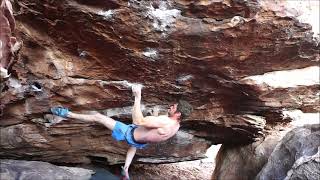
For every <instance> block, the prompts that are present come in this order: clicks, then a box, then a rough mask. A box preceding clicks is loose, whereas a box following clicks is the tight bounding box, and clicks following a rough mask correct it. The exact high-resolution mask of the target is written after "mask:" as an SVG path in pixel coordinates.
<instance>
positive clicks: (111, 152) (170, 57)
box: [0, 0, 319, 164]
mask: <svg viewBox="0 0 320 180" xmlns="http://www.w3.org/2000/svg"><path fill="white" fill-rule="evenodd" d="M4 2H8V1H3V0H2V1H1V4H3V3H4ZM267 5H268V4H267ZM267 5H266V4H263V3H262V4H261V3H260V2H258V1H250V2H249V1H243V2H240V1H235V0H234V1H225V0H221V1H214V2H211V3H208V2H206V1H197V2H194V3H191V2H189V1H184V0H176V1H171V0H170V1H162V2H160V3H159V2H158V1H135V0H130V1H124V0H121V1H83V0H73V1H48V0H45V1H39V0H20V1H16V2H15V3H14V4H13V12H14V18H15V21H16V22H15V26H16V28H15V30H14V28H12V27H11V28H10V27H9V24H10V23H9V24H8V23H7V24H5V25H6V26H2V24H4V23H5V22H8V21H9V22H14V21H11V20H10V18H11V17H12V16H7V14H6V12H7V11H8V8H7V7H5V8H6V9H5V10H2V11H1V14H0V16H1V30H2V29H3V28H6V30H4V31H1V42H2V43H4V42H5V43H7V44H8V38H7V37H10V36H13V35H14V36H15V37H17V39H18V40H19V42H20V41H21V42H23V43H22V46H21V49H20V51H19V52H16V54H17V55H16V56H13V55H10V56H9V55H5V54H10V52H9V51H8V49H6V48H5V49H3V47H4V46H2V49H1V50H2V52H9V53H4V55H3V56H2V57H1V66H3V67H5V68H7V69H8V70H9V72H8V73H10V74H11V76H10V77H9V78H8V79H7V80H6V81H5V82H2V83H1V86H2V88H1V90H2V92H1V109H2V116H1V120H0V126H1V127H0V128H1V147H0V156H2V157H6V158H23V159H34V160H43V161H51V162H67V163H83V162H87V163H89V162H91V161H96V160H103V161H105V162H107V163H109V164H116V163H121V162H123V160H124V154H125V152H126V148H127V145H126V144H125V143H117V142H115V141H113V140H112V138H111V137H110V131H108V130H107V129H106V128H104V127H102V126H99V125H96V124H85V123H79V122H78V121H75V120H68V121H62V122H60V123H53V122H52V118H51V117H50V115H48V114H49V108H50V107H51V106H55V105H63V106H67V107H68V108H70V109H72V110H73V111H81V112H87V113H90V111H100V112H102V113H104V114H106V115H108V116H112V117H115V118H118V119H120V120H121V121H124V122H128V123H129V122H130V113H131V112H130V106H132V104H133V98H132V96H131V91H130V86H131V85H132V83H139V84H142V85H143V86H144V88H143V90H142V93H143V94H142V97H143V100H142V101H143V104H144V105H145V110H144V111H145V113H146V114H147V113H148V112H151V110H152V109H154V108H155V107H157V108H160V110H161V111H164V110H165V109H166V106H167V105H168V104H172V103H174V102H177V101H178V100H185V101H187V102H189V103H190V104H191V105H192V106H193V109H194V111H193V112H192V114H191V115H190V116H189V117H188V118H187V119H185V120H184V121H183V122H182V127H181V131H180V132H179V133H178V135H177V136H176V137H174V138H173V139H171V140H170V141H168V142H165V143H163V144H159V145H151V146H150V147H149V148H147V149H146V150H143V151H139V152H138V156H137V157H138V158H137V161H139V162H147V163H155V162H175V161H184V160H190V159H199V158H202V157H203V154H204V153H205V150H206V149H207V148H208V147H209V146H210V145H211V144H218V143H226V144H228V143H229V144H244V143H250V142H253V141H255V140H256V139H257V138H259V137H262V136H263V135H264V127H265V125H266V124H268V123H269V124H270V123H277V122H282V121H283V120H282V118H281V111H282V109H283V108H289V109H290V108H295V109H297V108H298V109H306V110H307V111H308V112H314V111H318V110H319V105H318V102H319V101H312V99H313V98H314V97H316V91H318V85H312V86H310V87H309V86H303V87H297V88H295V87H293V88H269V87H266V86H264V85H257V84H254V83H248V82H247V81H243V80H242V79H243V78H245V77H249V76H253V75H260V74H263V73H266V72H270V71H279V70H290V69H297V68H304V67H309V66H315V65H317V64H318V63H319V46H318V44H317V41H316V40H314V39H313V35H312V31H311V26H310V25H309V24H304V23H301V22H299V21H298V20H297V19H296V18H295V17H289V16H283V15H281V16H280V15H278V14H277V13H276V11H277V10H274V9H270V8H267V7H266V6H267ZM1 7H2V8H3V6H1ZM10 25H11V24H10ZM12 26H13V27H14V24H13V25H12ZM9 30H10V31H9ZM3 32H4V33H3ZM6 47H7V46H6ZM11 54H12V53H11ZM12 58H13V63H12V67H10V68H8V66H7V64H8V62H10V61H12ZM297 94H300V95H301V94H306V95H305V97H307V98H306V100H299V99H294V98H292V96H295V95H297ZM284 97H289V98H284ZM290 98H291V99H290ZM301 102H302V103H301ZM88 111H89V112H88Z"/></svg>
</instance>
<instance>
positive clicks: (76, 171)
mask: <svg viewBox="0 0 320 180" xmlns="http://www.w3.org/2000/svg"><path fill="white" fill-rule="evenodd" d="M0 167H1V168H0V177H1V179H2V180H15V179H20V180H43V179H45V180H89V179H90V178H91V176H92V174H93V173H94V171H92V170H88V169H83V168H75V167H65V166H55V165H53V164H50V163H47V162H40V161H22V160H9V159H1V160H0Z"/></svg>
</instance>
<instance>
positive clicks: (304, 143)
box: [256, 124, 320, 180]
mask: <svg viewBox="0 0 320 180" xmlns="http://www.w3.org/2000/svg"><path fill="white" fill-rule="evenodd" d="M319 139H320V125H319V124H316V125H308V126H304V127H300V128H295V129H293V130H292V131H290V132H289V133H288V134H286V136H285V137H284V138H283V139H282V140H281V142H280V143H279V144H278V145H277V146H276V148H275V149H274V151H273V152H272V154H271V155H270V157H269V159H268V162H267V163H266V165H265V166H264V167H263V169H262V170H261V172H260V173H259V174H258V175H257V177H256V179H259V180H266V179H299V177H300V178H302V179H319V175H320V171H319V167H320V161H319V147H320V141H319Z"/></svg>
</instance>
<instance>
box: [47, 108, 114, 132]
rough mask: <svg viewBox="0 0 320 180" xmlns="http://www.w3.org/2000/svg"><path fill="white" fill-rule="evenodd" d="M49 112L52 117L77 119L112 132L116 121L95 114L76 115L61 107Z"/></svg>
mask: <svg viewBox="0 0 320 180" xmlns="http://www.w3.org/2000/svg"><path fill="white" fill-rule="evenodd" d="M51 112H52V114H54V115H57V116H60V117H64V118H72V119H78V120H81V121H85V122H97V123H100V124H103V125H104V126H106V127H107V128H108V129H110V130H113V128H114V126H115V124H116V121H115V120H114V119H112V118H109V117H107V116H104V115H102V114H100V113H96V114H77V113H73V112H71V111H69V110H68V109H67V108H63V107H53V108H51Z"/></svg>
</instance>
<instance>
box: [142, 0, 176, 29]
mask: <svg viewBox="0 0 320 180" xmlns="http://www.w3.org/2000/svg"><path fill="white" fill-rule="evenodd" d="M147 14H148V15H149V17H151V19H153V27H154V28H155V29H156V30H159V31H167V30H168V28H170V27H171V26H172V24H173V23H174V22H175V21H176V18H177V17H178V16H180V14H181V11H180V10H177V9H167V5H166V3H165V2H161V3H160V6H159V8H157V9H155V8H154V7H152V6H151V7H149V11H148V12H147Z"/></svg>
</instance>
